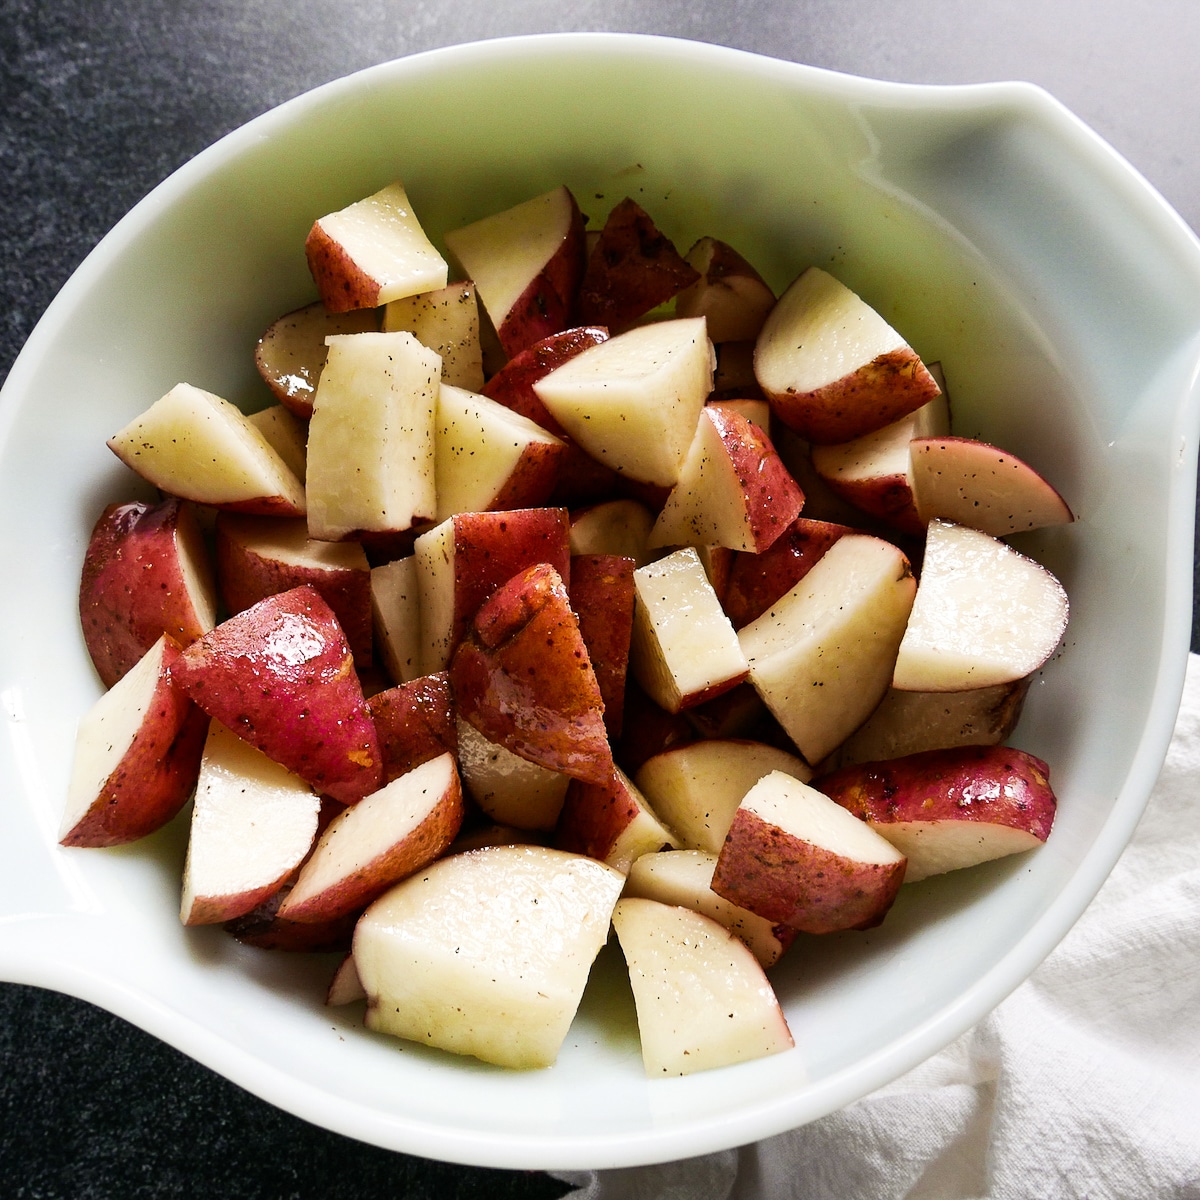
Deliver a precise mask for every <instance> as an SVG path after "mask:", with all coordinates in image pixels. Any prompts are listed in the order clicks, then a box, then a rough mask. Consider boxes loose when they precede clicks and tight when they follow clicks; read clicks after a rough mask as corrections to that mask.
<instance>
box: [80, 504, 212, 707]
mask: <svg viewBox="0 0 1200 1200" xmlns="http://www.w3.org/2000/svg"><path fill="white" fill-rule="evenodd" d="M194 521H195V518H194V517H193V516H192V512H191V509H190V508H188V507H187V506H186V505H185V504H184V503H183V502H182V501H181V500H178V499H176V498H175V497H173V496H172V497H169V498H168V499H166V500H164V501H162V502H161V503H160V504H153V505H152V504H146V503H142V502H140V501H138V502H133V503H130V504H110V505H109V506H108V507H107V508H106V509H105V510H104V512H103V513H102V514H101V516H100V519H99V520H98V521H97V522H96V525H95V528H94V529H93V530H92V536H91V539H90V540H89V542H88V548H87V552H86V553H85V554H84V559H83V571H82V574H81V577H80V582H79V618H80V622H81V624H82V626H83V639H84V642H85V644H86V645H87V648H88V653H89V654H90V655H91V658H92V662H93V664H95V667H96V673H97V674H98V675H99V676H100V680H101V682H102V683H103V684H104V686H105V687H106V688H110V687H112V685H113V684H114V683H116V682H117V680H118V679H121V678H122V677H123V676H124V675H125V674H126V673H127V672H128V671H129V670H130V668H132V667H133V666H135V665H136V664H137V663H138V662H139V661H140V660H141V658H142V656H143V655H144V654H145V653H146V651H148V650H149V649H150V647H151V646H153V645H154V643H155V642H157V641H158V639H159V638H160V637H161V636H162V635H163V634H164V633H165V634H168V635H169V636H170V637H171V638H173V639H174V640H175V641H176V642H178V643H179V644H180V645H183V646H186V645H187V644H188V643H189V642H193V641H195V640H196V638H198V637H199V636H200V635H201V634H202V633H204V632H205V631H206V629H205V626H204V624H203V623H202V621H201V619H200V616H199V614H198V613H197V610H196V605H195V603H194V602H193V600H192V597H191V596H190V595H189V594H188V590H187V586H186V584H185V583H184V574H183V570H182V568H181V566H180V537H181V530H180V526H181V523H193V524H194ZM198 536H199V535H198V534H197V538H198ZM206 565H207V561H206V560H205V562H202V563H201V564H200V566H201V568H203V567H205V566H206Z"/></svg>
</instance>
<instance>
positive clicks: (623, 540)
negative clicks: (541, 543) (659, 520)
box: [571, 500, 654, 567]
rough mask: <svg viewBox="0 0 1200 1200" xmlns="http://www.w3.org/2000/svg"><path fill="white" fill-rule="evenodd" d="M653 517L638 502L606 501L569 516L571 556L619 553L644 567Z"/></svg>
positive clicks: (647, 556)
mask: <svg viewBox="0 0 1200 1200" xmlns="http://www.w3.org/2000/svg"><path fill="white" fill-rule="evenodd" d="M653 527H654V514H653V513H652V512H651V511H650V510H649V509H648V508H647V507H646V506H645V505H644V504H642V503H641V502H640V501H638V500H606V501H603V502H602V503H600V504H593V505H592V506H591V507H589V508H585V509H584V510H583V511H582V512H580V513H572V515H571V553H572V554H619V555H621V556H622V557H624V558H632V559H633V561H634V562H635V563H636V564H637V565H638V566H639V567H644V566H645V565H646V563H647V562H649V561H650V558H651V557H652V556H651V555H650V554H649V553H648V552H647V545H646V543H647V540H648V539H649V537H650V530H651V529H652V528H653Z"/></svg>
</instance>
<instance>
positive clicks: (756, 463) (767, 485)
mask: <svg viewBox="0 0 1200 1200" xmlns="http://www.w3.org/2000/svg"><path fill="white" fill-rule="evenodd" d="M703 416H704V417H706V418H707V419H708V420H709V421H711V422H712V424H713V427H714V428H715V429H716V431H717V433H718V435H719V436H720V438H721V444H722V445H723V446H724V447H725V452H726V454H728V455H729V461H730V463H731V465H732V466H733V469H734V470H735V471H736V472H737V475H738V482H739V483H740V484H741V487H742V494H743V495H744V496H745V505H746V516H747V518H748V520H749V522H750V533H751V536H752V537H753V539H754V553H755V554H762V553H763V552H764V551H766V550H769V549H770V548H771V546H773V545H774V544H775V542H776V541H777V540H778V538H779V537H780V535H781V534H782V533H783V532H784V531H785V530H786V529H788V528H790V526H791V525H792V523H793V522H794V521H795V520H796V518H797V517H798V516H799V515H800V510H801V509H802V508H803V507H804V493H803V492H802V491H801V490H800V487H799V485H798V484H797V483H796V481H795V480H794V479H793V478H792V476H791V473H790V472H789V471H788V469H787V467H785V466H784V465H783V461H782V459H780V457H779V455H778V453H777V452H776V450H775V447H774V446H773V445H772V444H771V439H770V438H769V437H767V435H766V434H765V433H764V432H763V431H762V430H761V429H759V428H758V426H756V425H754V424H753V423H752V422H751V421H749V420H747V419H746V417H744V416H743V415H742V414H741V413H739V412H737V411H735V410H733V409H729V408H724V407H722V406H721V405H719V404H710V405H707V406H706V407H705V409H704V413H703Z"/></svg>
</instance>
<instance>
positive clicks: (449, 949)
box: [354, 846, 624, 1069]
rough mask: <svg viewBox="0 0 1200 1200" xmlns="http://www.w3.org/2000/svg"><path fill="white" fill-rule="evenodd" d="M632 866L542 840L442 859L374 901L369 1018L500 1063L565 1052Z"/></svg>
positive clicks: (360, 961)
mask: <svg viewBox="0 0 1200 1200" xmlns="http://www.w3.org/2000/svg"><path fill="white" fill-rule="evenodd" d="M623 882H624V876H623V875H621V874H620V873H619V872H617V871H614V870H612V868H610V867H606V866H605V865H604V864H603V863H600V862H596V860H595V859H591V858H586V857H584V856H583V855H578V854H567V853H565V852H563V851H558V850H549V849H545V848H543V847H540V846H491V847H487V848H485V849H482V850H471V851H467V852H466V853H463V854H455V855H452V856H450V857H448V858H443V859H440V860H439V861H438V862H435V863H433V864H431V865H430V866H429V867H427V868H426V869H425V870H423V871H419V872H418V873H417V874H416V875H413V876H410V877H409V878H408V879H406V880H405V881H404V882H403V883H400V884H397V885H396V887H394V888H392V889H391V891H389V892H387V893H386V894H385V895H384V896H382V897H380V899H378V900H377V901H375V903H374V904H372V905H371V906H370V908H368V909H367V911H366V912H365V913H364V914H363V916H362V917H361V918H360V920H359V922H358V926H357V928H356V930H355V934H354V961H355V964H356V965H357V967H358V973H359V977H360V978H361V980H362V983H363V987H364V988H365V989H366V992H367V1015H366V1021H367V1025H368V1027H369V1028H371V1029H375V1030H378V1031H380V1032H382V1033H390V1034H394V1035H396V1036H397V1037H402V1038H408V1039H410V1040H412V1041H415V1042H420V1043H422V1044H424V1045H427V1046H438V1047H440V1048H441V1049H443V1050H449V1051H451V1052H452V1053H455V1054H467V1055H474V1056H475V1057H476V1058H480V1059H483V1060H484V1061H485V1062H491V1063H496V1064H498V1065H500V1066H506V1067H517V1068H524V1069H532V1068H537V1067H546V1066H549V1065H550V1064H551V1063H553V1062H554V1060H555V1059H556V1058H557V1056H558V1051H559V1049H560V1047H561V1046H562V1042H563V1039H564V1038H565V1037H566V1035H567V1030H568V1029H569V1028H570V1025H571V1021H572V1019H573V1018H574V1015H575V1012H576V1009H577V1008H578V1007H579V1001H580V999H581V998H582V996H583V989H584V985H585V983H586V982H587V977H588V972H589V970H590V969H591V965H592V961H593V960H594V959H595V957H596V955H597V954H598V953H599V950H600V947H601V946H602V945H603V944H604V942H605V940H606V939H607V937H608V928H609V921H610V918H611V915H612V910H613V905H614V904H615V903H616V901H617V898H618V896H619V895H620V892H621V886H622V884H623Z"/></svg>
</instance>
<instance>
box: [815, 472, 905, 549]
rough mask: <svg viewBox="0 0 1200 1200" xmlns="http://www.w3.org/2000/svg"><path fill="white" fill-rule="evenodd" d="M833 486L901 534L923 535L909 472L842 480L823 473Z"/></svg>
mask: <svg viewBox="0 0 1200 1200" xmlns="http://www.w3.org/2000/svg"><path fill="white" fill-rule="evenodd" d="M821 478H822V479H824V480H825V482H826V484H827V485H828V486H829V487H830V489H831V490H832V491H834V492H836V493H837V494H838V495H839V496H841V498H842V499H843V500H845V501H846V502H847V503H848V504H853V505H854V507H855V508H857V509H858V510H859V511H860V512H864V513H866V514H867V516H869V517H876V518H877V519H879V520H880V521H884V522H886V523H887V524H888V525H890V526H891V527H892V528H893V529H897V530H899V531H900V532H901V533H908V534H912V535H913V536H914V537H920V536H921V535H922V534H923V533H924V532H925V525H924V522H923V521H922V520H921V519H920V517H918V516H917V509H916V506H915V505H914V504H913V493H912V488H911V487H909V484H908V476H907V475H899V474H897V475H877V476H875V477H874V478H872V479H839V478H838V477H837V476H835V475H822V476H821Z"/></svg>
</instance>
